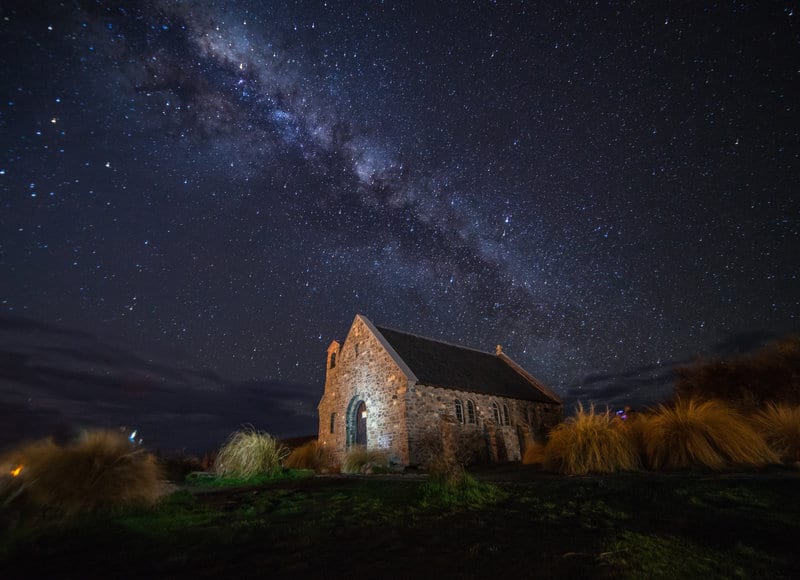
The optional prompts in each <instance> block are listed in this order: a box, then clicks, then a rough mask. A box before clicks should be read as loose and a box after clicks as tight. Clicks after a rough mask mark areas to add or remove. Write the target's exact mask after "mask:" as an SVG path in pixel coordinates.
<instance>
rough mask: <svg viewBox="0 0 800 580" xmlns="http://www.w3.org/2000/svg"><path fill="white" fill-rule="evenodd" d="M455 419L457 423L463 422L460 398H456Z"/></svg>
mask: <svg viewBox="0 0 800 580" xmlns="http://www.w3.org/2000/svg"><path fill="white" fill-rule="evenodd" d="M456 421H458V422H459V423H463V422H464V407H462V406H461V400H460V399H456Z"/></svg>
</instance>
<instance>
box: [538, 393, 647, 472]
mask: <svg viewBox="0 0 800 580" xmlns="http://www.w3.org/2000/svg"><path fill="white" fill-rule="evenodd" d="M544 453H545V457H544V459H545V467H546V468H548V469H550V470H552V471H557V472H559V473H566V474H569V475H582V474H586V473H610V472H614V471H629V470H634V469H637V468H638V467H639V454H638V450H637V448H636V444H635V442H634V440H633V439H632V438H631V437H630V436H629V433H628V430H627V429H626V428H625V426H624V423H623V421H621V420H619V419H616V418H614V417H613V416H612V415H611V412H610V411H609V410H608V409H606V410H605V411H604V412H602V413H598V412H596V411H595V409H594V406H592V407H590V408H589V411H588V412H587V411H586V410H584V408H583V405H579V406H578V410H577V413H576V415H575V416H574V417H570V418H568V419H567V420H566V421H564V422H563V423H560V424H559V425H556V427H554V428H553V430H552V431H550V441H549V442H548V443H547V447H545V451H544Z"/></svg>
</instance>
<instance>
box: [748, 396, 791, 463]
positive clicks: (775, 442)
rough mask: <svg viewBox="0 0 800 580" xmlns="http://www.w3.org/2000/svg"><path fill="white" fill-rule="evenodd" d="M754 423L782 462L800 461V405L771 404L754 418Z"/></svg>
mask: <svg viewBox="0 0 800 580" xmlns="http://www.w3.org/2000/svg"><path fill="white" fill-rule="evenodd" d="M752 423H753V426H754V427H755V429H756V431H758V432H759V433H760V434H761V436H762V437H764V440H765V441H766V442H767V445H769V447H770V449H772V451H774V452H775V453H776V454H777V455H778V457H780V459H781V461H783V462H785V463H794V462H796V461H800V405H794V406H792V405H781V404H775V403H770V404H769V405H767V406H766V407H765V408H764V409H762V410H761V411H759V412H758V413H756V414H755V415H754V416H753V418H752Z"/></svg>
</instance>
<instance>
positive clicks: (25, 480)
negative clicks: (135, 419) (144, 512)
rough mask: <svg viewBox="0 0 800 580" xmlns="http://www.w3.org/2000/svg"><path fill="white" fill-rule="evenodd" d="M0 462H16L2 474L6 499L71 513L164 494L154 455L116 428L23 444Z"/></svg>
mask: <svg viewBox="0 0 800 580" xmlns="http://www.w3.org/2000/svg"><path fill="white" fill-rule="evenodd" d="M0 465H12V466H16V467H14V468H13V469H14V470H15V471H17V470H18V472H17V475H16V476H11V475H10V474H8V475H4V477H3V481H2V484H0V486H2V487H0V493H1V494H2V495H3V497H4V500H5V501H4V503H5V504H8V503H11V502H12V501H17V500H21V501H25V502H28V503H30V504H32V505H34V506H38V507H40V508H47V509H51V510H54V511H55V512H57V513H59V514H62V515H67V516H71V515H74V514H77V513H79V512H84V511H92V510H97V509H103V508H113V507H119V506H126V505H136V504H150V505H152V504H154V503H155V502H156V501H157V500H158V499H159V497H160V496H161V494H162V491H163V486H162V483H161V479H162V471H161V468H160V466H159V465H158V463H157V462H156V459H155V457H154V456H153V455H151V454H149V453H146V452H145V451H144V450H143V449H141V448H139V447H136V446H134V445H133V444H131V443H130V442H129V441H128V439H127V438H126V437H125V436H124V435H123V434H122V433H119V432H116V431H106V430H92V431H85V432H84V433H82V434H81V436H80V437H79V438H78V439H77V440H75V441H72V442H70V443H68V444H66V445H64V446H62V445H57V444H56V443H54V442H53V441H52V440H51V439H45V440H40V441H36V442H33V443H29V444H24V445H22V446H20V447H17V448H16V449H14V450H12V451H10V452H9V453H7V454H6V456H5V457H4V458H3V460H2V461H0Z"/></svg>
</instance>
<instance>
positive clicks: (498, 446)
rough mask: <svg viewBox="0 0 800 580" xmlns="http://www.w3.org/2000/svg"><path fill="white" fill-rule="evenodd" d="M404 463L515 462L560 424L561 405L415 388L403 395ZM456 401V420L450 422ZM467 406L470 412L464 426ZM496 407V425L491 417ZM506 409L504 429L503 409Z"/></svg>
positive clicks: (416, 386) (454, 414)
mask: <svg viewBox="0 0 800 580" xmlns="http://www.w3.org/2000/svg"><path fill="white" fill-rule="evenodd" d="M406 399H407V405H408V411H407V414H408V418H407V424H408V441H409V448H410V454H409V463H410V464H412V465H424V464H426V463H428V462H429V461H430V460H431V459H433V458H435V457H437V456H439V455H444V456H446V457H449V458H451V459H455V460H457V461H459V462H462V463H467V464H468V463H480V462H486V461H491V462H500V461H519V460H520V459H521V458H522V454H523V453H524V451H525V446H526V445H528V444H530V442H532V441H535V440H542V439H543V438H544V437H545V436H546V434H547V432H548V431H549V429H550V428H552V427H553V426H555V425H556V424H557V423H558V422H559V421H560V420H561V405H557V404H548V403H537V402H533V401H521V400H518V399H509V398H506V397H498V396H493V395H484V394H478V393H469V392H466V391H458V390H453V389H443V388H439V387H429V386H424V385H415V386H412V387H409V389H408V393H407V394H406ZM456 399H458V400H460V401H461V405H462V420H461V421H459V420H458V418H457V417H456V406H455V401H456ZM467 401H472V402H473V404H474V406H475V422H474V423H470V422H469V417H468V411H467ZM493 402H494V403H496V404H497V405H498V409H499V411H500V421H499V422H498V421H496V420H495V418H494V416H493V411H492V403H493ZM504 405H505V406H507V407H508V411H509V424H508V425H505V424H504V423H505V417H504V410H503V406H504Z"/></svg>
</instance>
